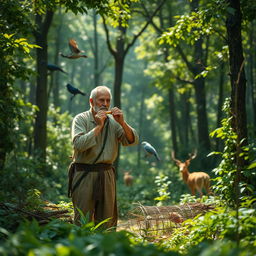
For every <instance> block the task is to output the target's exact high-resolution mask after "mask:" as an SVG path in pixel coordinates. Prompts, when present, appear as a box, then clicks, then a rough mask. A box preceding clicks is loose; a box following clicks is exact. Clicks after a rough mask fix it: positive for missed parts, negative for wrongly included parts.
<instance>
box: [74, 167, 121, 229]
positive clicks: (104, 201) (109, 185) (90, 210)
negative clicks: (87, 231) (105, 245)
mask: <svg viewBox="0 0 256 256" xmlns="http://www.w3.org/2000/svg"><path fill="white" fill-rule="evenodd" d="M100 172H102V171H99V172H88V173H87V175H86V176H85V177H84V178H83V179H82V180H81V182H80V184H79V186H78V187H77V188H76V189H75V190H74V191H73V193H72V202H73V206H74V211H75V217H74V222H75V224H77V225H80V214H79V211H78V210H77V208H78V209H80V210H81V211H82V212H83V214H84V215H85V216H86V215H88V214H89V220H90V221H93V222H94V223H95V224H98V223H100V222H101V221H103V220H105V219H107V218H110V220H109V221H108V222H107V223H105V224H104V225H103V227H104V228H111V227H116V225H117V202H116V179H115V173H114V170H113V169H109V170H104V171H103V172H104V175H103V176H102V177H103V178H102V181H101V182H103V184H97V182H98V181H99V175H101V173H100ZM83 173H84V172H83V171H76V172H75V173H74V178H73V182H72V183H73V184H76V182H77V181H78V180H79V179H80V177H81V176H82V175H83ZM95 186H96V189H100V190H101V189H102V191H101V197H100V198H95Z"/></svg>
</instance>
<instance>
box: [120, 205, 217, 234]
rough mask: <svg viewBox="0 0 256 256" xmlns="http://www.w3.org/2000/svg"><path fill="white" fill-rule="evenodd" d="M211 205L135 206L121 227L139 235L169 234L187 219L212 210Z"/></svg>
mask: <svg viewBox="0 0 256 256" xmlns="http://www.w3.org/2000/svg"><path fill="white" fill-rule="evenodd" d="M213 208H214V207H213V206H212V205H206V204H202V203H193V204H192V203H191V204H184V205H173V206H144V205H142V204H137V207H135V208H134V209H132V210H131V211H129V212H128V214H127V221H126V222H125V223H123V224H122V225H121V226H122V228H123V229H126V230H128V231H131V232H134V233H139V234H140V235H147V236H155V235H163V234H170V233H172V231H173V230H174V229H176V228H179V227H180V226H181V223H182V222H184V221H185V220H187V219H191V218H194V217H195V216H197V215H198V214H205V213H206V212H207V211H209V210H211V209H213Z"/></svg>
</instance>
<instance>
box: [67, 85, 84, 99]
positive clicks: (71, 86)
mask: <svg viewBox="0 0 256 256" xmlns="http://www.w3.org/2000/svg"><path fill="white" fill-rule="evenodd" d="M66 86H67V90H68V91H69V92H70V93H71V94H73V96H72V97H71V98H70V100H72V99H73V98H74V97H75V96H76V95H77V94H81V95H83V96H85V95H86V93H83V92H81V91H80V90H79V89H77V88H75V87H74V86H73V85H71V84H67V85H66Z"/></svg>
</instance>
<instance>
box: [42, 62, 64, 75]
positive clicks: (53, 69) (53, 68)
mask: <svg viewBox="0 0 256 256" xmlns="http://www.w3.org/2000/svg"><path fill="white" fill-rule="evenodd" d="M47 69H48V70H50V71H51V72H53V71H60V72H62V73H65V74H67V72H65V71H64V70H63V69H62V68H60V67H59V66H57V65H54V64H47Z"/></svg>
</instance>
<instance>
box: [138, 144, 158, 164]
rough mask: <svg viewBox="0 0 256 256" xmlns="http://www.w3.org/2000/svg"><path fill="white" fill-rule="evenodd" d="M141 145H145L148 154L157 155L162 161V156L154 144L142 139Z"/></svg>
mask: <svg viewBox="0 0 256 256" xmlns="http://www.w3.org/2000/svg"><path fill="white" fill-rule="evenodd" d="M141 145H142V146H143V148H144V150H145V151H146V153H147V155H148V156H151V155H154V156H155V157H156V159H157V161H160V157H159V156H158V154H157V152H156V150H155V148H154V147H153V146H152V145H150V144H149V143H148V142H146V141H142V142H141Z"/></svg>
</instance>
